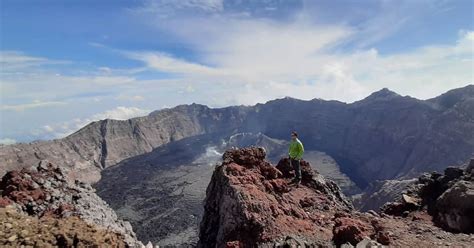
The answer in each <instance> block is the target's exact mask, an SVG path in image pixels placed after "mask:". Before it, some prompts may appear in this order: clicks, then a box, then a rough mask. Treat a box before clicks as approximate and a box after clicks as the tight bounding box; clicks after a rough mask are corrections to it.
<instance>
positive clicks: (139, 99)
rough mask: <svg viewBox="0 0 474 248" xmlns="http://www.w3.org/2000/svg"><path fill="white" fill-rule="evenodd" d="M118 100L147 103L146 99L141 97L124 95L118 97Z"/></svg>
mask: <svg viewBox="0 0 474 248" xmlns="http://www.w3.org/2000/svg"><path fill="white" fill-rule="evenodd" d="M116 99H117V100H125V101H145V97H143V96H140V95H132V96H130V95H124V94H121V95H119V96H117V97H116Z"/></svg>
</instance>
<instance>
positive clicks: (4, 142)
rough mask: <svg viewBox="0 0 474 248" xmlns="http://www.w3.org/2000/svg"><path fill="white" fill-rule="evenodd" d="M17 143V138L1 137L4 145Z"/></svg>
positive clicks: (0, 142) (1, 142)
mask: <svg viewBox="0 0 474 248" xmlns="http://www.w3.org/2000/svg"><path fill="white" fill-rule="evenodd" d="M15 143H17V141H16V140H15V139H10V138H4V139H0V144H2V145H11V144H15Z"/></svg>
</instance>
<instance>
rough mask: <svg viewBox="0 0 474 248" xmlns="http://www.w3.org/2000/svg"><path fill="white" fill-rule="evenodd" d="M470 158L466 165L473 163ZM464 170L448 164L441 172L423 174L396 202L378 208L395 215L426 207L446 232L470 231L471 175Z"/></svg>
mask: <svg viewBox="0 0 474 248" xmlns="http://www.w3.org/2000/svg"><path fill="white" fill-rule="evenodd" d="M473 163H474V159H472V160H471V162H470V163H469V164H473ZM471 172H472V170H471V168H470V166H469V165H467V166H466V168H465V169H462V168H457V167H448V168H446V169H445V170H444V175H443V174H439V173H436V172H433V173H431V174H430V173H427V174H424V175H423V176H421V177H419V178H418V181H417V182H416V183H414V184H412V185H410V186H409V187H408V189H407V192H406V194H403V197H402V198H401V199H400V200H399V201H397V202H391V203H387V204H386V205H384V206H383V207H382V211H383V212H384V213H387V214H391V215H397V216H407V215H408V214H409V213H410V212H412V211H416V210H420V209H423V208H426V209H427V210H428V212H429V213H430V214H431V215H432V216H433V218H434V220H435V222H436V223H437V224H438V225H439V226H441V227H443V228H445V229H446V230H449V231H456V232H464V233H474V176H473V174H472V173H471Z"/></svg>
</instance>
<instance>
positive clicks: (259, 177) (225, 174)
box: [198, 148, 351, 247]
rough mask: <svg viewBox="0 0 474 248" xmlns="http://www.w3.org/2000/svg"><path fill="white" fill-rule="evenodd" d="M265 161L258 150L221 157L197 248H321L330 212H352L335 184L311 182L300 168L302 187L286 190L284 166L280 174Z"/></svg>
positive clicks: (288, 177)
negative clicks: (301, 247) (315, 247)
mask: <svg viewBox="0 0 474 248" xmlns="http://www.w3.org/2000/svg"><path fill="white" fill-rule="evenodd" d="M265 156H266V153H265V150H264V149H262V148H242V149H232V150H228V151H227V152H225V153H224V155H223V162H222V165H221V166H218V167H216V169H215V171H214V174H213V176H212V179H211V182H210V184H209V186H208V189H207V197H206V200H205V208H204V217H203V220H202V222H201V230H200V239H199V244H198V246H199V247H224V246H225V245H226V244H227V243H228V242H234V243H235V244H238V245H239V247H240V246H243V247H252V246H254V245H264V244H266V243H272V242H279V241H281V242H282V243H283V242H285V240H286V239H288V237H290V239H297V240H300V241H299V242H306V243H314V244H315V243H320V244H321V245H324V244H327V242H329V241H330V239H331V236H332V235H331V233H332V230H331V228H330V226H326V225H325V224H326V223H327V222H329V221H330V220H329V219H330V218H331V214H330V213H331V212H333V213H334V212H335V211H338V210H339V211H349V210H350V209H351V205H350V203H349V202H347V201H346V199H345V198H344V197H343V196H342V195H341V194H340V192H338V188H337V185H335V184H333V183H331V182H326V181H325V180H324V179H322V178H318V179H315V178H313V177H314V176H315V174H314V173H313V171H312V170H311V168H309V165H308V164H307V163H303V164H302V165H303V167H302V168H303V170H302V183H301V187H296V186H294V185H293V186H291V185H290V184H289V181H290V180H291V177H292V174H291V173H290V171H289V170H288V169H287V168H288V167H289V165H288V164H287V163H288V161H286V160H285V161H281V162H280V164H279V166H278V167H279V168H280V169H281V170H279V169H277V168H278V167H274V166H272V165H271V164H270V163H268V162H267V161H265ZM322 192H324V193H322ZM323 212H326V213H325V214H323ZM302 240H304V241H302Z"/></svg>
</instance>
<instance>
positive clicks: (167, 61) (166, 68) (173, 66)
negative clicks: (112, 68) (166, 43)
mask: <svg viewBox="0 0 474 248" xmlns="http://www.w3.org/2000/svg"><path fill="white" fill-rule="evenodd" d="M125 54H126V55H127V56H128V57H129V58H131V59H136V60H140V61H143V62H145V63H146V65H147V66H148V67H150V68H152V69H155V70H158V71H162V72H169V73H177V74H209V75H212V74H216V73H217V72H216V71H215V70H214V69H213V68H210V67H207V66H204V65H200V64H197V63H191V62H187V61H185V60H182V59H177V58H174V57H173V56H171V55H168V54H166V53H156V52H127V53H125Z"/></svg>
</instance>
